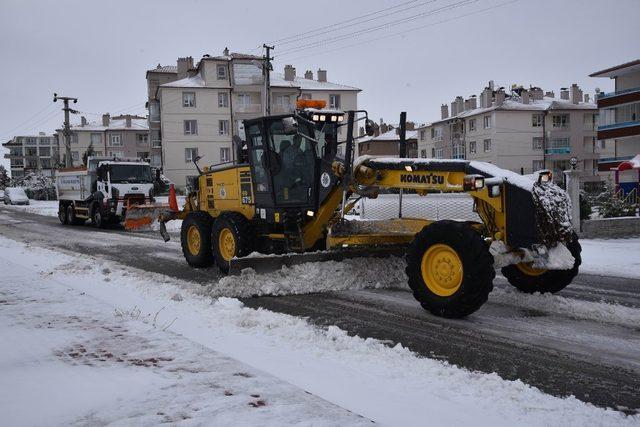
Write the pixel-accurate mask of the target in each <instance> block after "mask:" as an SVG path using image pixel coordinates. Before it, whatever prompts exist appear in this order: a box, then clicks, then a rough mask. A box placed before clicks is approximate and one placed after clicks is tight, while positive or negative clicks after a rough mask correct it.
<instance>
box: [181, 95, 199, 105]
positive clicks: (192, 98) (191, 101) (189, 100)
mask: <svg viewBox="0 0 640 427" xmlns="http://www.w3.org/2000/svg"><path fill="white" fill-rule="evenodd" d="M182 106H183V107H195V106H196V93H195V92H182Z"/></svg>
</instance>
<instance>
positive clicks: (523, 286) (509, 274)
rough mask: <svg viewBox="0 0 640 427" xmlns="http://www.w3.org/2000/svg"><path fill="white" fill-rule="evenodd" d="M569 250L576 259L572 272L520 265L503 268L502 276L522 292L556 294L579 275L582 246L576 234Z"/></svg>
mask: <svg viewBox="0 0 640 427" xmlns="http://www.w3.org/2000/svg"><path fill="white" fill-rule="evenodd" d="M567 249H569V252H571V255H573V258H574V259H575V261H574V263H573V268H571V269H570V270H541V269H537V268H533V267H531V265H530V264H525V263H520V264H513V265H508V266H506V267H503V268H502V275H503V276H504V277H506V278H507V280H508V281H509V283H510V284H511V285H512V286H514V287H515V288H517V289H518V290H519V291H520V292H524V293H527V294H533V293H535V292H540V293H552V294H555V293H556V292H560V291H561V290H563V289H564V288H566V287H567V286H569V284H570V283H571V282H572V281H573V279H574V278H575V277H576V275H577V274H578V268H579V267H580V264H582V256H581V252H582V246H580V242H578V236H577V235H576V234H575V233H573V236H572V237H571V241H570V242H569V243H567Z"/></svg>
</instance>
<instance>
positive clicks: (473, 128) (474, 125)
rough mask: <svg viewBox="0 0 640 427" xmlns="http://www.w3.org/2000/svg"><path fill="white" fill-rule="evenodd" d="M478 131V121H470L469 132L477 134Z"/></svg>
mask: <svg viewBox="0 0 640 427" xmlns="http://www.w3.org/2000/svg"><path fill="white" fill-rule="evenodd" d="M475 130H476V119H470V120H469V132H475Z"/></svg>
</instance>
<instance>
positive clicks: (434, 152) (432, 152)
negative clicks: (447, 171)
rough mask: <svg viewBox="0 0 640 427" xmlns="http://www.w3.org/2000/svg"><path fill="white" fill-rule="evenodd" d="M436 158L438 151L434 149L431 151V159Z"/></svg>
mask: <svg viewBox="0 0 640 427" xmlns="http://www.w3.org/2000/svg"><path fill="white" fill-rule="evenodd" d="M434 157H436V149H435V148H432V149H431V158H432V159H433V158H434Z"/></svg>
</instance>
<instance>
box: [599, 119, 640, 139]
mask: <svg viewBox="0 0 640 427" xmlns="http://www.w3.org/2000/svg"><path fill="white" fill-rule="evenodd" d="M635 135H640V120H633V121H626V122H620V123H610V124H606V125H602V126H598V139H599V140H602V139H613V138H624V137H626V136H635Z"/></svg>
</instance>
